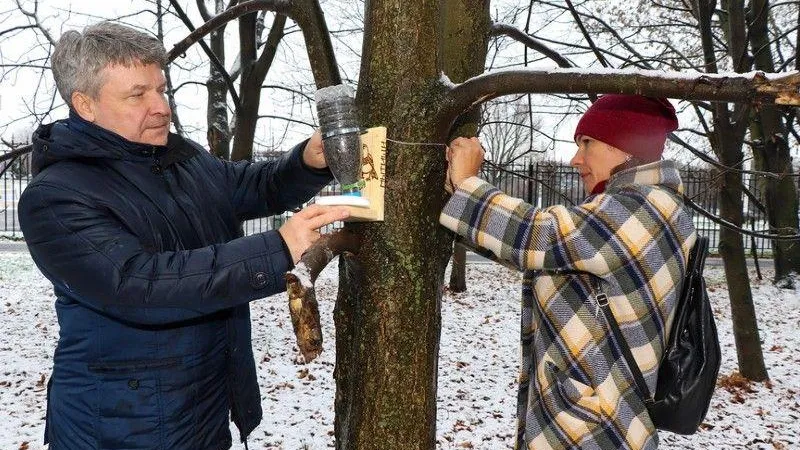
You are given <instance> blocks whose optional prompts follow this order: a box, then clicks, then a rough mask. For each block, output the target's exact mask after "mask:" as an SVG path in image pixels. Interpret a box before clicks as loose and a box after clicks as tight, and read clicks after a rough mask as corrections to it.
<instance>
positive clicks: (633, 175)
mask: <svg viewBox="0 0 800 450" xmlns="http://www.w3.org/2000/svg"><path fill="white" fill-rule="evenodd" d="M632 184H639V185H642V184H644V185H659V186H663V187H666V188H667V189H670V190H672V191H675V192H676V193H678V194H683V182H682V181H681V174H680V171H679V170H678V167H677V166H676V165H675V162H674V161H670V160H661V161H656V162H652V163H649V164H643V165H641V166H636V167H631V168H630V169H625V170H621V171H619V172H617V173H615V174H614V175H612V176H611V178H609V179H608V183H607V184H606V187H605V191H606V192H614V191H619V190H621V189H623V188H624V187H626V186H630V185H632Z"/></svg>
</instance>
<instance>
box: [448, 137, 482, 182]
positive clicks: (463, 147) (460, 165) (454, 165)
mask: <svg viewBox="0 0 800 450" xmlns="http://www.w3.org/2000/svg"><path fill="white" fill-rule="evenodd" d="M447 161H448V165H447V180H445V189H447V191H448V192H450V193H452V192H453V191H454V190H455V189H456V188H457V187H458V185H459V184H461V182H462V181H464V180H466V179H467V178H469V177H474V176H477V175H478V172H479V171H480V169H481V164H483V147H482V146H481V142H480V141H479V140H478V138H476V137H472V138H464V137H458V138H455V139H453V140H452V141H450V145H449V146H448V147H447Z"/></svg>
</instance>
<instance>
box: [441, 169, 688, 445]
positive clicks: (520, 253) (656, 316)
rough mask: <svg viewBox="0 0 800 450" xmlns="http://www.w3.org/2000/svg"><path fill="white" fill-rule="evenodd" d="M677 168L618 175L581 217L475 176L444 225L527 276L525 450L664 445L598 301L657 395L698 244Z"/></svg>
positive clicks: (581, 208) (581, 209) (582, 208)
mask: <svg viewBox="0 0 800 450" xmlns="http://www.w3.org/2000/svg"><path fill="white" fill-rule="evenodd" d="M682 193H683V185H682V183H681V179H680V175H679V172H678V170H677V168H676V167H675V165H674V163H672V162H671V161H658V162H654V163H651V164H647V165H643V166H639V167H634V168H631V169H627V170H623V171H620V172H618V173H616V174H614V175H613V176H612V177H611V178H610V179H609V181H608V184H607V186H606V190H605V192H603V193H601V194H598V195H594V196H591V197H589V198H587V199H586V201H585V202H584V203H583V204H580V205H577V206H571V207H565V206H553V207H549V208H544V209H538V208H535V207H533V206H531V205H529V204H527V203H525V202H523V201H522V200H520V199H518V198H513V197H510V196H507V195H505V194H503V193H502V192H500V191H499V190H498V189H496V188H495V187H493V186H491V185H490V184H488V183H486V182H485V181H482V180H481V179H479V178H476V177H473V178H469V179H467V180H465V181H464V182H462V183H461V185H460V186H459V187H458V189H457V190H456V192H455V193H454V195H453V197H452V198H451V199H450V200H449V202H448V203H447V205H446V206H445V208H444V211H443V212H442V215H441V217H440V222H441V223H442V224H443V225H444V226H446V227H447V228H449V229H450V230H452V231H455V232H456V233H458V234H459V235H461V236H464V237H466V238H467V239H468V240H470V241H472V243H474V244H476V245H478V246H480V247H483V248H485V249H488V250H490V251H492V252H493V253H494V254H495V255H497V257H499V258H501V259H503V260H506V261H510V262H511V263H513V264H514V265H515V266H516V267H518V268H519V269H520V270H524V271H525V275H524V281H523V305H522V331H521V337H522V364H521V373H520V377H519V382H520V390H519V398H518V410H517V413H518V416H517V417H518V422H519V428H518V440H517V447H518V448H522V447H523V446H524V448H528V449H536V450H543V449H603V450H607V449H631V450H638V449H655V448H656V447H657V446H658V436H657V434H656V431H655V428H654V427H653V424H652V422H651V421H650V417H649V416H648V414H647V410H646V408H645V406H644V403H643V401H642V399H641V398H640V397H639V395H638V394H637V391H636V389H635V384H634V382H633V377H632V375H631V372H630V369H629V368H628V366H627V365H626V363H625V360H624V358H623V357H622V354H621V352H620V349H619V346H618V345H617V344H616V343H615V342H614V341H613V339H612V337H611V334H610V332H609V331H608V325H607V323H606V321H605V318H604V316H603V313H602V311H600V309H599V305H598V304H597V301H596V300H595V298H594V293H595V292H594V288H593V284H594V283H593V282H592V278H593V277H599V279H600V280H601V281H600V285H601V286H602V290H603V292H605V293H606V294H607V295H608V298H609V303H610V305H611V309H612V311H613V312H614V316H615V317H616V319H617V321H618V322H619V325H620V328H621V329H622V332H623V334H624V336H625V339H626V340H627V342H628V344H629V346H630V348H631V351H632V353H633V355H634V357H635V359H636V362H637V364H638V365H639V368H640V369H641V371H642V373H643V374H644V377H645V380H646V381H647V384H648V386H649V388H650V390H651V391H654V390H655V384H656V375H657V369H658V362H659V360H660V359H661V354H662V352H663V347H664V343H665V341H666V339H667V335H666V333H667V332H668V330H669V329H670V324H671V322H672V318H673V313H674V309H675V304H676V300H677V296H678V295H679V292H680V288H681V284H682V280H683V275H684V273H685V270H686V261H687V259H688V254H689V250H690V249H691V247H692V245H693V244H694V241H695V238H696V234H695V230H694V226H693V225H692V221H691V217H690V216H689V214H688V212H687V211H686V209H685V207H684V204H683V200H682Z"/></svg>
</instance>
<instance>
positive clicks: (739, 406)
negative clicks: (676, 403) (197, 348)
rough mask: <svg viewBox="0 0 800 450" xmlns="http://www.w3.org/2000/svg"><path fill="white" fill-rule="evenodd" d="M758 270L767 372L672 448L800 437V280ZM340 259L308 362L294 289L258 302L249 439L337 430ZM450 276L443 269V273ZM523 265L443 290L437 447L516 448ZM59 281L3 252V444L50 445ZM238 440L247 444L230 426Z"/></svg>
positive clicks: (300, 445)
mask: <svg viewBox="0 0 800 450" xmlns="http://www.w3.org/2000/svg"><path fill="white" fill-rule="evenodd" d="M764 275H765V280H764V281H757V280H756V279H755V278H756V277H755V275H754V274H751V279H752V290H753V300H754V303H755V305H756V311H757V313H758V320H759V323H760V327H761V339H762V341H763V351H764V358H765V360H766V365H767V370H768V371H769V375H770V382H769V383H752V384H751V385H750V389H749V391H751V392H748V391H733V390H731V391H729V390H727V389H725V388H723V387H718V389H717V390H716V392H715V394H714V398H713V400H712V404H711V408H710V410H709V414H708V417H707V418H706V421H705V423H706V426H705V427H704V429H703V430H701V431H700V432H698V433H697V434H695V435H692V436H679V435H674V434H672V433H668V432H661V433H660V434H659V435H660V438H661V448H665V449H696V448H706V449H714V450H717V449H719V450H724V449H764V450H766V449H769V450H776V449H777V450H783V449H786V450H788V449H795V448H800V352H798V349H800V289H795V290H785V289H778V288H776V287H775V286H773V285H772V284H771V283H770V282H769V281H768V280H769V279H770V277H771V276H772V273H769V272H768V271H765V274H764ZM337 276H338V268H337V263H336V261H334V262H332V263H331V264H329V265H328V267H327V268H326V269H325V270H324V271H323V272H322V273H321V274H320V276H319V278H318V279H317V282H316V289H317V298H318V300H319V307H320V315H321V319H322V327H323V336H324V339H325V344H324V351H323V352H322V354H321V355H320V356H319V357H318V358H317V359H316V360H314V361H313V362H312V363H310V364H305V365H304V364H301V361H302V358H301V357H300V356H299V351H298V350H297V348H296V346H295V337H294V333H293V332H292V324H291V320H290V317H289V311H288V306H287V297H286V294H281V295H275V296H272V297H268V298H265V299H262V300H258V301H255V302H253V303H252V321H253V351H254V354H255V358H256V364H257V366H258V369H257V370H258V378H259V385H260V388H261V396H262V402H261V404H262V407H263V409H264V420H263V421H262V423H261V425H259V427H258V428H256V430H255V431H254V432H253V433H252V434H251V436H250V438H249V440H248V442H249V446H250V448H252V449H256V448H258V449H286V450H294V449H326V448H332V447H333V446H334V442H333V422H334V414H333V398H334V393H335V392H334V389H335V386H334V381H333V368H334V363H335V353H334V350H335V348H334V327H333V319H332V317H333V306H334V299H335V297H336V293H337V287H336V285H337ZM447 279H448V277H447V276H446V277H445V280H447ZM706 279H707V281H708V284H709V288H710V291H711V292H710V297H711V301H712V303H713V306H714V309H715V313H716V317H717V326H718V328H719V333H720V341H721V346H722V351H723V363H722V368H721V370H720V376H729V375H731V374H732V373H733V372H734V371H735V370H736V367H737V362H736V353H735V345H734V342H733V334H732V330H731V314H730V307H729V302H728V291H727V284H726V282H725V278H724V274H723V272H722V268H721V267H718V266H713V265H709V266H708V267H707V268H706ZM520 280H521V276H520V274H518V273H516V272H512V271H510V270H508V269H505V268H503V267H501V266H498V265H494V264H469V265H468V266H467V288H468V290H467V292H465V293H461V294H453V293H449V292H445V294H444V297H443V299H442V334H441V348H440V359H439V398H438V406H437V434H436V437H437V449H442V450H443V449H453V450H455V449H463V448H473V449H487V450H496V449H504V448H513V445H514V434H515V429H516V418H515V411H516V389H517V385H516V378H517V368H518V364H519V299H520V289H519V283H520ZM53 301H54V297H53V294H52V287H51V286H50V285H49V283H48V282H47V280H46V279H45V278H44V277H43V276H42V275H41V274H40V273H39V272H38V270H37V269H36V267H35V266H34V264H33V262H32V261H31V259H30V257H29V256H28V254H27V253H19V252H18V253H12V252H5V253H0V360H2V368H0V417H2V418H3V421H2V422H3V423H2V426H0V448H2V449H12V450H13V449H20V448H27V449H29V450H44V449H45V448H46V447H45V446H44V445H43V444H42V434H43V429H44V415H45V414H44V411H45V386H46V380H47V377H49V376H50V370H51V367H52V361H51V359H52V353H53V349H54V348H55V345H56V342H57V339H58V324H57V322H56V318H55V313H54V308H53ZM231 432H232V434H233V438H234V442H235V444H234V446H233V448H234V449H236V450H242V449H243V448H244V446H243V445H242V444H240V443H239V442H238V432H237V431H236V429H235V428H234V427H231Z"/></svg>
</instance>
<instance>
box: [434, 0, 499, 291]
mask: <svg viewBox="0 0 800 450" xmlns="http://www.w3.org/2000/svg"><path fill="white" fill-rule="evenodd" d="M440 23H441V24H442V25H441V26H442V41H441V43H440V45H441V51H440V53H441V55H442V70H443V72H444V73H446V74H447V75H448V76H449V77H450V79H451V80H453V81H456V82H459V83H460V82H463V81H465V80H466V79H468V78H471V77H474V76H477V75H480V74H481V73H483V71H484V67H485V64H486V54H487V52H488V45H489V36H490V35H491V31H492V28H491V27H490V25H491V18H490V16H489V0H442V12H441V21H440ZM480 112H481V111H480V107H477V108H473V109H472V111H469V112H468V113H466V114H464V115H462V116H461V118H460V120H459V124H457V125H456V128H455V131H454V133H453V135H454V136H465V137H470V136H475V134H476V132H477V130H478V124H479V122H480V119H481V114H480ZM449 288H450V290H451V291H452V292H465V291H466V290H467V250H466V248H464V246H462V245H458V244H456V245H454V246H453V257H452V265H451V270H450V283H449Z"/></svg>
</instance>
